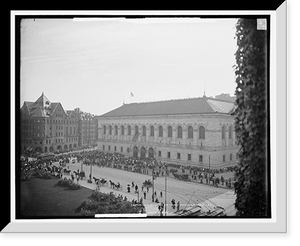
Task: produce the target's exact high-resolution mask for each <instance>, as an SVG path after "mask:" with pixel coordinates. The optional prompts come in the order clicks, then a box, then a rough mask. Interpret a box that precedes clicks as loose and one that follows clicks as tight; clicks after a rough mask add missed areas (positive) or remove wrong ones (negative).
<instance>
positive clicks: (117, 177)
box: [56, 163, 235, 216]
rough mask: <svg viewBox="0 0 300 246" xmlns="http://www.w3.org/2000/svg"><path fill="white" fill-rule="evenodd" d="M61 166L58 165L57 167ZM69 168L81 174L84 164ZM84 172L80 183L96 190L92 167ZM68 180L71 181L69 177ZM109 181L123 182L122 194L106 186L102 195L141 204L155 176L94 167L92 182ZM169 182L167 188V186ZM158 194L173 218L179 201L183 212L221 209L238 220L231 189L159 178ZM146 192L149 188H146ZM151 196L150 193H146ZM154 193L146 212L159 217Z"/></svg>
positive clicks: (156, 187) (102, 188)
mask: <svg viewBox="0 0 300 246" xmlns="http://www.w3.org/2000/svg"><path fill="white" fill-rule="evenodd" d="M56 164H57V163H56ZM67 167H69V169H71V170H72V171H75V170H78V169H79V170H81V163H74V164H72V163H69V164H67V166H66V168H67ZM82 168H83V171H84V172H85V174H86V179H84V180H80V181H79V183H80V184H81V185H82V186H84V187H87V188H90V189H95V187H96V185H95V183H94V181H93V183H92V184H90V183H87V179H88V176H89V174H90V166H86V165H82ZM66 177H70V176H69V175H66ZM93 177H95V178H106V179H107V180H111V181H113V182H115V183H117V182H119V183H120V184H121V185H122V186H123V189H122V190H119V191H117V190H114V189H111V188H110V187H109V185H108V186H102V187H101V188H100V191H102V192H105V193H109V192H111V191H113V192H114V193H115V194H117V195H118V194H121V195H123V197H124V196H126V197H127V199H128V200H129V201H131V200H132V199H134V200H138V198H139V199H140V198H141V197H143V200H144V195H143V192H142V191H141V188H142V183H143V182H144V181H145V180H146V179H147V180H148V179H150V180H152V176H149V175H144V174H140V173H134V172H128V171H123V170H119V169H114V168H107V167H102V168H100V167H98V166H93V167H92V178H93ZM132 181H133V182H134V183H135V184H137V185H138V187H139V195H138V194H135V193H134V188H132V187H131V183H132ZM165 182H167V185H166V183H165ZM128 184H130V187H131V190H130V193H128V192H127V189H126V188H127V185H128ZM165 186H166V187H167V194H166V193H165ZM154 190H155V191H156V194H157V196H156V197H157V198H158V200H159V202H163V203H165V195H167V215H172V213H173V212H175V211H176V208H175V209H173V208H172V206H171V200H172V199H175V201H176V204H177V202H178V201H179V202H180V209H182V208H184V207H186V208H188V207H191V206H193V205H196V204H202V206H204V207H206V208H207V209H210V210H213V209H214V208H215V207H216V206H221V207H223V208H224V209H225V211H226V214H227V215H228V216H234V214H235V210H234V202H235V194H234V192H233V190H231V189H224V188H217V187H212V186H208V185H204V184H197V183H193V182H185V181H180V180H177V179H174V178H170V177H167V179H165V177H158V178H156V179H155V181H154ZM144 191H146V188H144ZM161 191H162V195H163V196H162V197H160V192H161ZM146 192H147V191H146ZM152 192H153V189H152V188H150V189H149V192H148V193H147V194H146V200H144V201H143V203H144V205H145V207H146V212H147V214H148V215H155V216H157V215H159V211H158V203H153V202H152Z"/></svg>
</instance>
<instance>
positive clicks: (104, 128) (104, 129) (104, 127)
mask: <svg viewBox="0 0 300 246" xmlns="http://www.w3.org/2000/svg"><path fill="white" fill-rule="evenodd" d="M66 129H68V128H66ZM103 134H104V135H106V126H105V125H104V126H103Z"/></svg>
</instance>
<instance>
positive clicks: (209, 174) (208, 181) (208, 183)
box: [208, 155, 210, 185]
mask: <svg viewBox="0 0 300 246" xmlns="http://www.w3.org/2000/svg"><path fill="white" fill-rule="evenodd" d="M208 184H209V185H210V155H209V156H208Z"/></svg>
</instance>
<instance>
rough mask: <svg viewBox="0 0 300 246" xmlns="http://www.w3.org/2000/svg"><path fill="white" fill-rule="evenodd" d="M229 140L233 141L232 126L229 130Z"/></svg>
mask: <svg viewBox="0 0 300 246" xmlns="http://www.w3.org/2000/svg"><path fill="white" fill-rule="evenodd" d="M228 138H229V139H232V125H230V126H229V128H228Z"/></svg>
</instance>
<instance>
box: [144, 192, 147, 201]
mask: <svg viewBox="0 0 300 246" xmlns="http://www.w3.org/2000/svg"><path fill="white" fill-rule="evenodd" d="M146 195H147V193H146V191H144V199H145V200H146Z"/></svg>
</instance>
